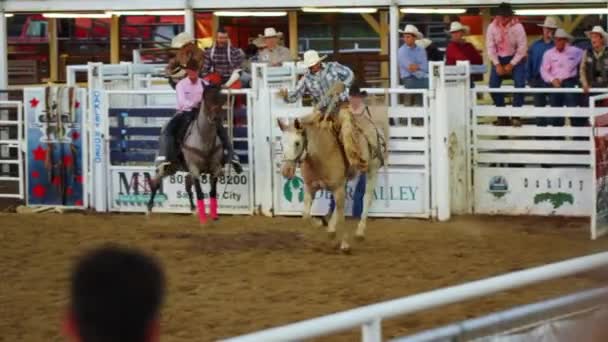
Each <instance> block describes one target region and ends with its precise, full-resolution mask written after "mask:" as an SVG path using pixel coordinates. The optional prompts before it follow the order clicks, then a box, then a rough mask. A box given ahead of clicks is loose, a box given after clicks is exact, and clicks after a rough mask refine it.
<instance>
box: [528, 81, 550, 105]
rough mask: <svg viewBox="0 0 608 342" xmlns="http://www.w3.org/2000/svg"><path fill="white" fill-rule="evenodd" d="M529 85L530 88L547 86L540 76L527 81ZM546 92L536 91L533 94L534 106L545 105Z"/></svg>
mask: <svg viewBox="0 0 608 342" xmlns="http://www.w3.org/2000/svg"><path fill="white" fill-rule="evenodd" d="M529 84H530V87H532V88H547V84H546V83H545V80H543V79H542V78H541V77H540V76H539V77H538V78H533V79H531V80H530V82H529ZM547 95H548V94H547V93H536V94H534V107H546V106H547Z"/></svg>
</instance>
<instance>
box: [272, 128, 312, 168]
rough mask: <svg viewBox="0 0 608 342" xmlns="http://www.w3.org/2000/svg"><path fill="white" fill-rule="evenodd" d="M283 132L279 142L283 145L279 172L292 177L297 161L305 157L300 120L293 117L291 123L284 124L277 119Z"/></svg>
mask: <svg viewBox="0 0 608 342" xmlns="http://www.w3.org/2000/svg"><path fill="white" fill-rule="evenodd" d="M277 122H278V124H279V127H280V128H281V131H282V132H283V138H282V140H281V144H282V145H283V166H282V168H281V172H282V173H283V176H285V177H287V178H290V179H291V178H293V176H294V175H295V173H296V165H297V163H299V162H301V161H303V160H304V159H305V158H306V146H307V141H306V132H305V131H304V127H303V126H302V123H301V122H300V120H298V119H295V120H294V122H293V123H292V124H286V123H284V122H283V121H281V120H280V119H277Z"/></svg>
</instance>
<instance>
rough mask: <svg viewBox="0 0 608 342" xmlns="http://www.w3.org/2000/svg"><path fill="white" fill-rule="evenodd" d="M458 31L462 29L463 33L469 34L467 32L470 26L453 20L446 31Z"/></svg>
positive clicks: (469, 30)
mask: <svg viewBox="0 0 608 342" xmlns="http://www.w3.org/2000/svg"><path fill="white" fill-rule="evenodd" d="M458 31H462V32H463V33H464V34H469V32H471V28H470V27H468V26H467V25H462V24H461V23H460V22H459V21H453V22H452V23H451V24H450V29H449V30H448V32H449V33H454V32H458Z"/></svg>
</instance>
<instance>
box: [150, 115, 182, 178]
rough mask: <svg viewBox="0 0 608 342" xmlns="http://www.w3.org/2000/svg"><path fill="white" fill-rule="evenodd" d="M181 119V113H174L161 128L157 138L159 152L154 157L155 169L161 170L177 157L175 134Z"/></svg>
mask: <svg viewBox="0 0 608 342" xmlns="http://www.w3.org/2000/svg"><path fill="white" fill-rule="evenodd" d="M181 121H182V115H181V113H178V114H177V115H175V116H174V117H173V118H171V120H169V122H168V123H167V124H166V125H165V127H164V128H163V130H162V132H161V135H160V139H159V153H158V157H157V158H156V165H157V166H156V167H157V170H163V169H164V168H165V167H167V166H169V165H171V163H174V162H175V160H176V157H177V152H176V146H175V134H176V131H177V129H178V127H179V125H180V122H181Z"/></svg>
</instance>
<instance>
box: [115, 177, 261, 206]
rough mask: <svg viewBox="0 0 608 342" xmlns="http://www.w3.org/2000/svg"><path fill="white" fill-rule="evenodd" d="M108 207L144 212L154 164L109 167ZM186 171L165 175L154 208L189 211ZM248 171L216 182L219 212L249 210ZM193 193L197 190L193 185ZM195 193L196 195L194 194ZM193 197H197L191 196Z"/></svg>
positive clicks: (204, 182) (205, 180)
mask: <svg viewBox="0 0 608 342" xmlns="http://www.w3.org/2000/svg"><path fill="white" fill-rule="evenodd" d="M110 174H111V177H110V178H111V181H112V183H111V189H110V190H111V191H110V209H111V210H112V211H121V212H145V211H146V210H147V209H146V208H147V204H148V201H149V200H150V191H151V185H150V184H151V179H152V178H153V177H154V168H153V167H142V168H139V167H112V169H111V171H110ZM185 180H186V174H185V173H178V174H175V175H173V176H169V177H165V178H164V179H163V182H162V184H161V187H160V189H159V190H158V192H157V193H156V196H155V198H154V209H153V210H154V211H156V212H168V213H188V212H190V202H189V200H188V193H187V191H186V188H185ZM249 181H250V179H249V172H247V171H246V172H243V173H242V174H240V175H236V174H231V175H230V176H223V177H220V178H219V180H218V184H217V191H218V201H219V212H220V213H222V214H250V213H251V212H252V203H251V199H252V198H253V196H250V186H249ZM200 182H201V185H202V187H203V192H204V193H205V195H206V196H208V194H209V190H210V186H209V178H208V177H207V176H206V175H204V176H201V178H200ZM193 193H194V194H196V192H195V191H194V188H193ZM194 196H196V195H194ZM194 200H196V198H194Z"/></svg>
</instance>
